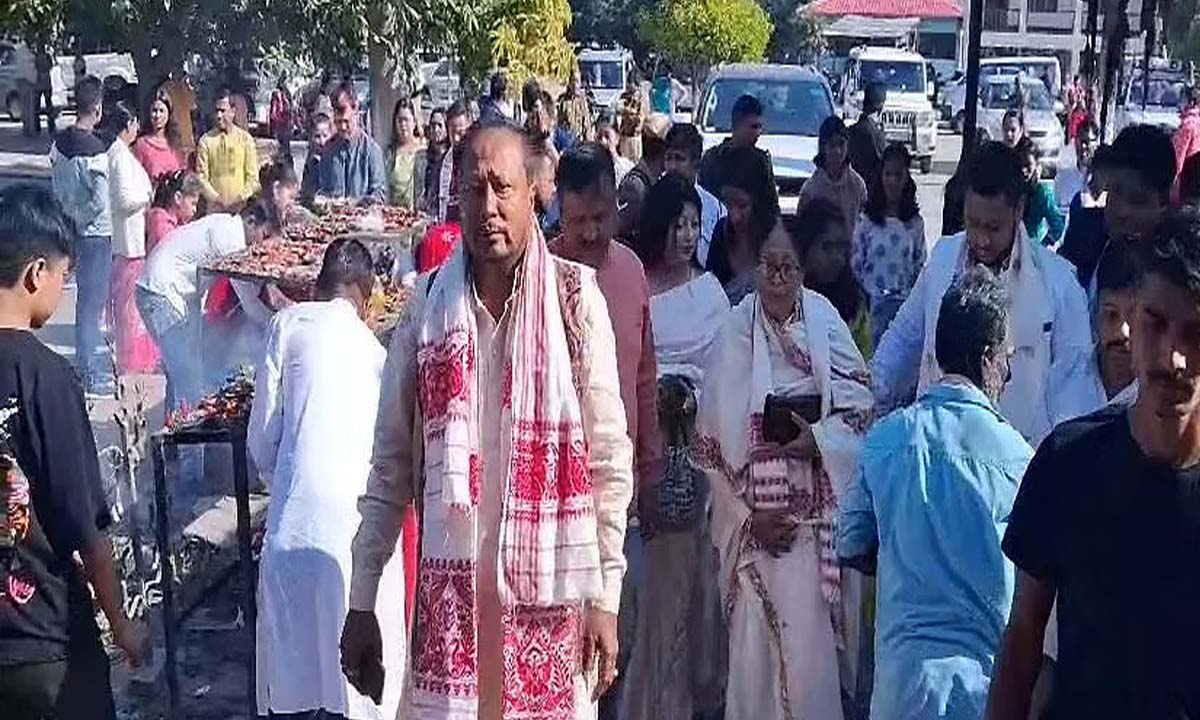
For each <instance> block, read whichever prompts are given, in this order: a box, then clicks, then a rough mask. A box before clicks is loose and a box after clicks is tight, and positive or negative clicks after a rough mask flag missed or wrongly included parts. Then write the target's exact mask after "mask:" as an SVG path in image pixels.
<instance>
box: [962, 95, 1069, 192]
mask: <svg viewBox="0 0 1200 720" xmlns="http://www.w3.org/2000/svg"><path fill="white" fill-rule="evenodd" d="M979 81H980V82H979V127H980V129H981V130H983V132H984V134H985V135H986V136H987V138H988V139H989V140H1000V139H1002V138H1003V135H1004V131H1003V129H1002V127H1001V126H1002V124H1003V121H1004V114H1005V113H1007V112H1008V111H1009V110H1013V109H1017V108H1019V107H1020V106H1021V98H1022V97H1024V98H1025V102H1024V105H1025V134H1026V135H1028V136H1029V139H1030V140H1032V141H1033V144H1034V145H1036V146H1037V148H1038V151H1039V152H1040V153H1041V156H1042V158H1041V161H1042V172H1043V174H1046V175H1049V176H1051V177H1053V176H1054V175H1055V174H1056V173H1057V172H1058V155H1059V153H1060V152H1061V151H1062V147H1063V126H1062V123H1061V122H1059V119H1058V115H1056V114H1055V113H1054V101H1053V100H1052V99H1051V98H1050V93H1049V92H1047V91H1046V86H1045V85H1044V84H1042V83H1041V82H1040V81H1038V80H1037V79H1035V78H1031V77H1029V76H1026V75H1000V76H992V77H987V78H980V79H979Z"/></svg>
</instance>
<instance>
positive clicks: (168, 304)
mask: <svg viewBox="0 0 1200 720" xmlns="http://www.w3.org/2000/svg"><path fill="white" fill-rule="evenodd" d="M278 234H279V226H278V224H277V223H276V221H275V220H274V213H272V212H271V210H270V209H269V208H267V206H266V205H264V204H262V203H254V204H251V205H248V206H247V207H246V208H245V209H244V210H243V211H242V214H241V216H240V217H239V216H237V215H226V214H224V213H214V214H212V215H206V216H205V217H203V218H200V219H199V220H196V221H195V222H191V223H188V224H187V225H184V226H182V227H179V228H176V229H175V230H173V231H171V232H170V233H169V234H168V235H167V236H166V238H164V239H163V242H160V243H159V244H158V246H157V247H155V248H154V250H153V252H151V253H150V257H149V258H147V259H146V268H145V270H143V271H142V277H141V279H139V280H138V283H137V307H138V311H139V312H140V313H141V315H142V321H143V322H145V323H146V329H148V330H149V331H150V334H151V335H153V336H154V341H155V342H156V343H157V344H158V347H159V350H161V351H162V356H163V361H164V362H165V363H166V366H167V403H166V407H167V408H168V409H170V410H176V409H178V408H179V406H180V405H182V404H184V403H186V404H187V405H188V406H191V407H195V405H196V403H197V402H198V401H199V400H200V397H201V395H202V394H203V392H204V378H203V370H204V369H203V364H202V362H201V353H200V352H199V350H198V348H199V347H200V331H201V321H202V319H203V308H202V299H203V296H204V291H205V290H206V289H207V288H204V287H201V286H199V284H198V279H197V272H198V271H199V269H200V268H201V267H203V266H205V265H207V264H209V263H211V262H212V261H214V260H216V259H217V258H220V257H223V256H225V255H231V254H233V253H235V252H238V251H239V250H245V249H246V247H247V246H249V245H253V244H254V243H256V242H259V241H261V240H263V239H265V238H268V237H273V236H276V235H278ZM259 290H260V288H259V287H258V286H257V285H256V284H254V283H235V284H234V291H235V292H236V293H237V295H238V299H239V300H240V301H241V302H242V305H243V307H246V308H248V312H251V313H253V312H257V310H258V308H260V307H261V306H262V302H261V301H260V300H259V299H258V297H257V296H256V295H255V293H257V292H259ZM249 308H253V310H251V309H249Z"/></svg>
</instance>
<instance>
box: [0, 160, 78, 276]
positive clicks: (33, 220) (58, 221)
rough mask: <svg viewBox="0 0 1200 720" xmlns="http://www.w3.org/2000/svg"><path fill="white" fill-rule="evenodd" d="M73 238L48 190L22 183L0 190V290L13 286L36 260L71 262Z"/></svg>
mask: <svg viewBox="0 0 1200 720" xmlns="http://www.w3.org/2000/svg"><path fill="white" fill-rule="evenodd" d="M77 237H78V235H77V233H76V230H75V223H74V222H73V221H72V220H71V218H70V216H69V215H67V213H66V212H65V211H64V210H63V208H62V205H60V204H59V202H58V200H57V199H56V198H55V197H54V193H53V192H51V191H50V189H49V188H43V187H40V186H37V185H33V184H31V183H22V184H20V185H13V186H11V187H8V188H5V189H3V190H0V286H3V287H6V288H11V287H13V286H15V285H16V284H17V283H18V282H19V281H20V279H21V273H22V271H24V269H25V266H26V265H28V264H29V263H31V262H33V261H34V260H37V259H38V258H40V257H44V258H46V259H48V260H51V259H62V258H65V259H67V260H68V261H70V260H73V259H74V257H75V241H76V238H77Z"/></svg>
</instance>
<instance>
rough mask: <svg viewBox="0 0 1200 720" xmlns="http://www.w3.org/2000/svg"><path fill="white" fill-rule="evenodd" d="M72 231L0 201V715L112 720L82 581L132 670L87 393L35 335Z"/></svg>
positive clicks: (52, 208) (35, 202)
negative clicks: (87, 405) (107, 621)
mask: <svg viewBox="0 0 1200 720" xmlns="http://www.w3.org/2000/svg"><path fill="white" fill-rule="evenodd" d="M74 240H75V229H74V227H73V225H72V223H71V221H70V220H69V219H68V218H67V216H66V215H64V214H63V211H62V209H61V207H60V206H59V204H58V201H57V200H55V199H54V197H53V195H51V194H50V193H49V192H48V191H46V190H42V189H39V188H36V187H33V186H28V185H26V186H16V187H12V188H9V189H6V190H4V191H2V192H0V421H2V423H3V425H2V426H0V510H3V511H5V512H4V514H2V515H0V717H3V718H5V720H26V719H28V720H43V719H49V718H56V719H59V720H91V719H93V718H94V719H96V720H101V719H103V720H107V719H109V718H113V717H114V714H115V713H114V708H113V698H112V690H111V688H110V686H109V674H108V673H109V665H108V658H107V657H106V655H105V653H104V649H103V648H102V647H101V644H100V635H99V629H98V628H97V627H96V621H95V616H94V610H93V607H92V600H91V596H90V594H89V592H88V583H90V584H91V587H92V589H93V590H94V591H95V596H96V599H97V600H98V601H99V603H100V606H101V608H102V609H103V610H104V613H105V615H106V616H107V617H108V620H109V623H110V624H111V626H112V629H113V635H114V638H115V640H116V643H117V645H118V646H120V647H121V648H122V649H123V650H124V651H125V652H126V653H127V654H128V655H129V657H130V660H131V661H132V662H134V663H137V662H139V661H140V656H141V651H142V645H143V642H144V633H143V631H142V629H141V628H140V627H139V626H136V625H134V624H133V623H131V622H130V621H129V620H127V619H126V618H125V617H124V615H123V614H122V612H121V589H120V586H119V585H118V584H117V575H116V571H115V569H114V567H113V559H112V548H111V547H110V545H109V542H108V538H107V537H106V536H105V535H104V533H103V530H104V529H105V527H106V526H107V525H108V524H109V523H110V518H109V515H108V511H107V508H106V504H105V501H104V493H103V490H102V488H101V485H100V468H99V465H98V461H97V457H96V447H95V442H94V440H93V438H92V429H91V425H90V424H89V423H88V418H87V410H86V408H85V406H84V401H83V392H82V388H81V387H80V385H79V381H78V380H77V379H76V376H75V374H74V372H73V371H72V369H71V366H70V364H69V363H68V362H67V361H66V360H65V359H64V358H62V357H60V356H58V355H56V354H55V353H53V352H51V351H50V350H49V349H48V348H46V347H45V346H44V345H42V343H41V342H39V341H38V339H37V338H35V337H34V335H33V333H32V332H31V330H33V329H36V328H39V327H41V326H42V325H43V324H45V322H46V321H47V320H48V319H49V318H50V316H51V315H52V314H53V313H54V311H55V309H56V308H57V307H58V303H59V300H60V299H61V297H62V292H63V284H64V282H65V280H66V277H67V272H68V270H69V268H70V262H71V256H72V251H73V249H74Z"/></svg>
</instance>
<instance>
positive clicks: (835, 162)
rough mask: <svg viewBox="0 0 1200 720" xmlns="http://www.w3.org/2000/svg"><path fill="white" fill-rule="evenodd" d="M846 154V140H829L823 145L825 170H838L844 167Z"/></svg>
mask: <svg viewBox="0 0 1200 720" xmlns="http://www.w3.org/2000/svg"><path fill="white" fill-rule="evenodd" d="M846 153H847V149H846V138H843V137H832V138H830V139H829V140H828V141H827V142H826V143H825V168H826V169H829V168H840V167H842V166H843V165H845V164H846Z"/></svg>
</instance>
